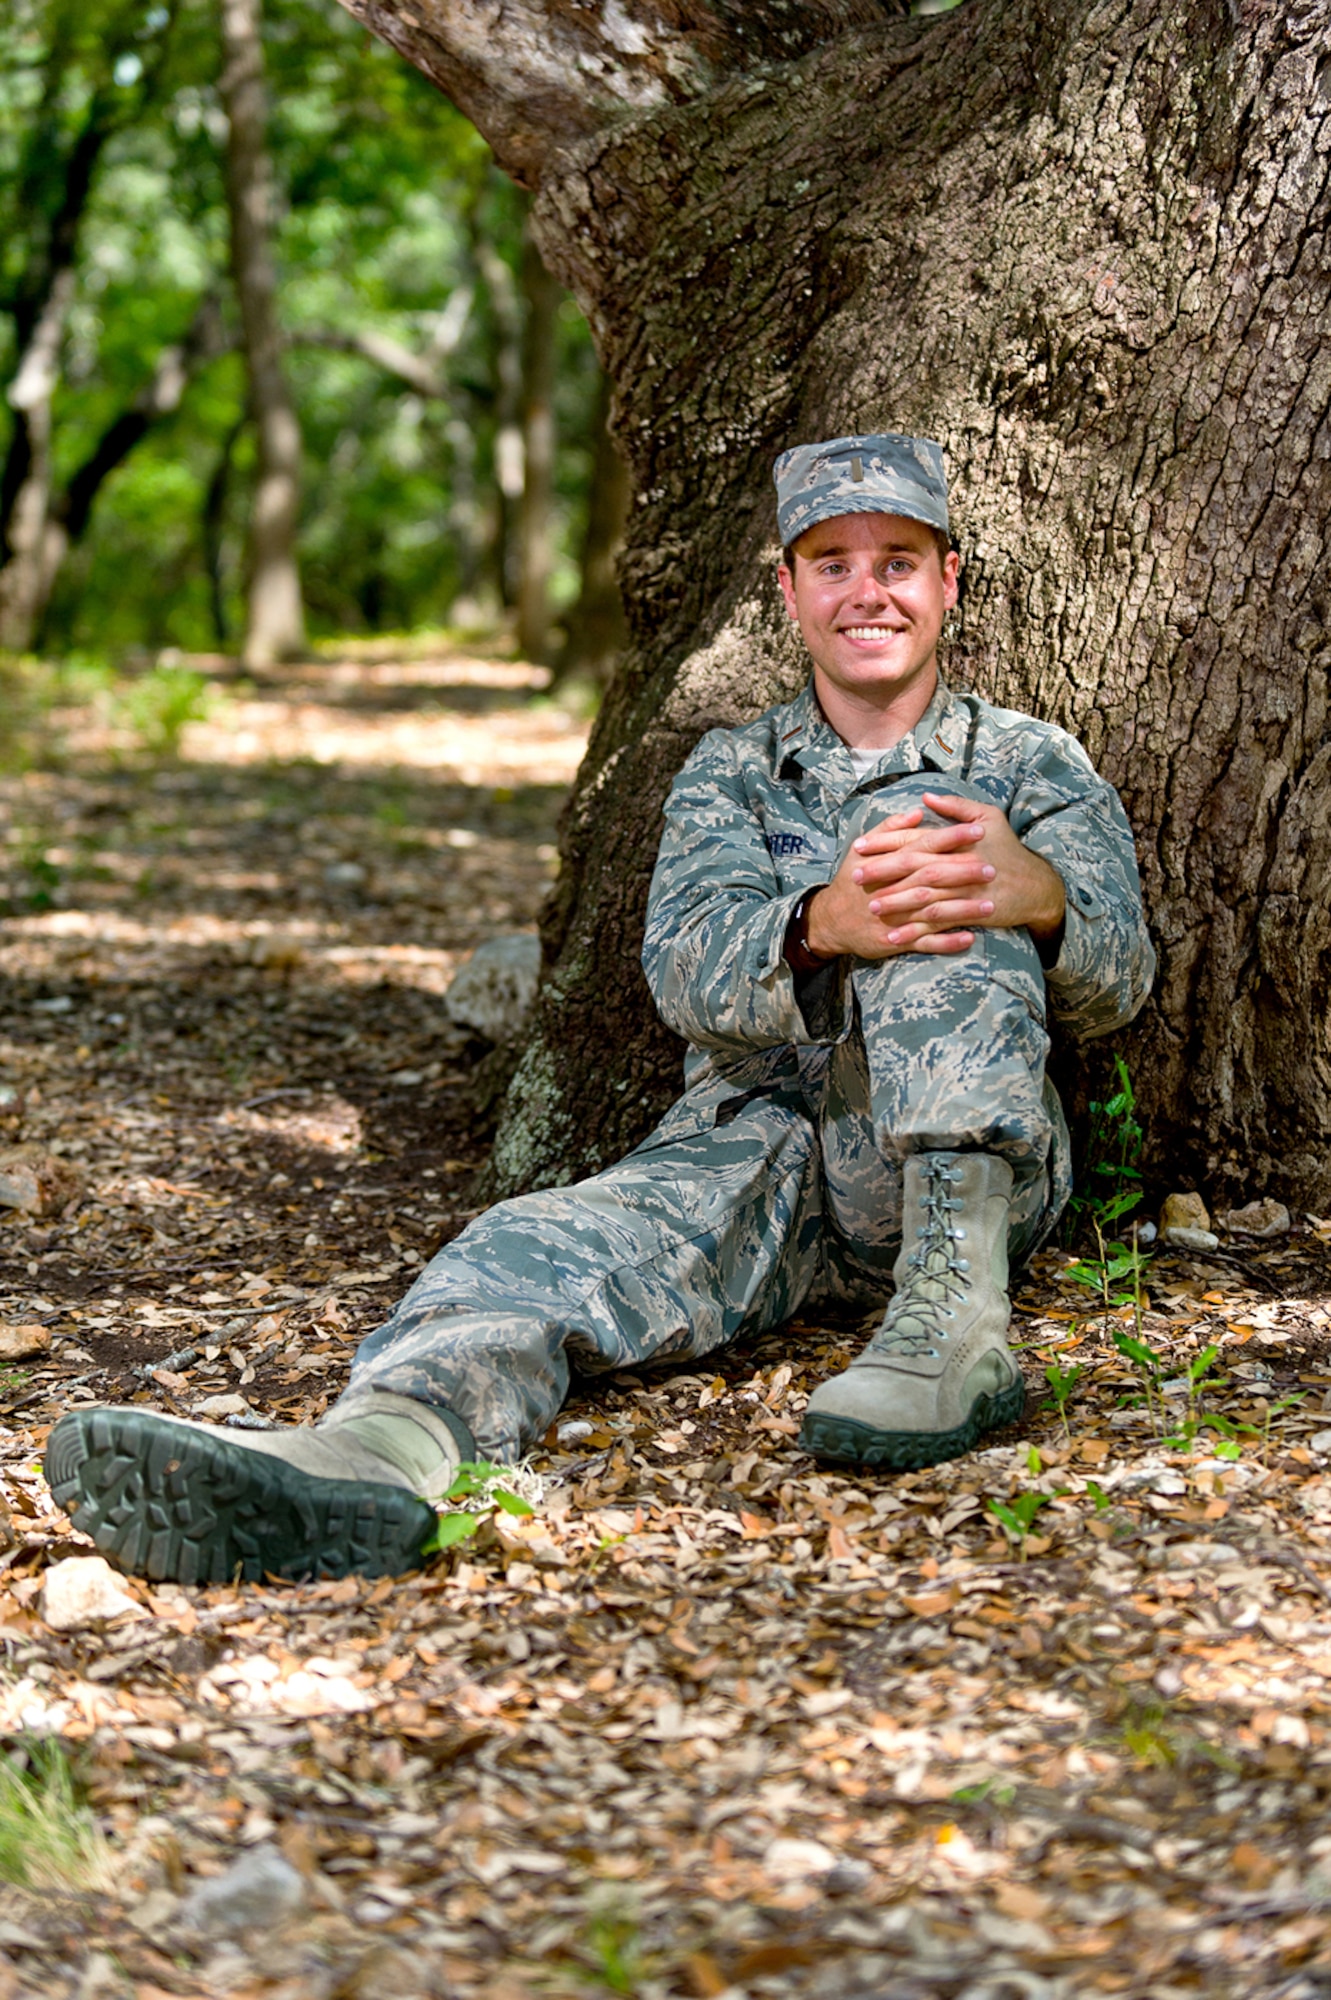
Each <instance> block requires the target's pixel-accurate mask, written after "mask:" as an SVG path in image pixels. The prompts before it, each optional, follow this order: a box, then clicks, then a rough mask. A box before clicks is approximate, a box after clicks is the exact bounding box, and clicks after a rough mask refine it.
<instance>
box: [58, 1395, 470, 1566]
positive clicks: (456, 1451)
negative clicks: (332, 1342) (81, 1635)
mask: <svg viewBox="0 0 1331 2000" xmlns="http://www.w3.org/2000/svg"><path fill="white" fill-rule="evenodd" d="M475 1455H476V1451H475V1446H474V1445H473V1443H472V1439H471V1434H470V1432H469V1431H468V1429H467V1427H466V1425H465V1424H464V1423H463V1422H462V1420H461V1418H460V1417H456V1416H454V1415H453V1412H452V1411H451V1410H443V1409H436V1408H434V1407H433V1406H432V1405H430V1404H427V1403H418V1402H416V1401H415V1400H414V1399H413V1398H411V1397H407V1396H396V1395H393V1394H391V1393H390V1392H388V1391H386V1390H383V1389H368V1390H363V1391H360V1392H359V1393H357V1394H355V1395H350V1396H346V1397H344V1398H343V1399H342V1401H341V1402H339V1403H336V1404H334V1406H333V1408H332V1409H331V1410H330V1411H329V1412H328V1415H327V1416H326V1417H324V1418H323V1420H322V1421H321V1422H320V1423H319V1424H318V1425H317V1426H315V1427H313V1428H311V1427H308V1426H301V1427H295V1426H293V1427H292V1428H290V1429H287V1430H272V1431H246V1430H223V1429H220V1428H219V1427H218V1426H216V1425H214V1424H197V1423H192V1422H189V1421H187V1420H186V1419H184V1418H180V1417H166V1416H161V1415H159V1414H158V1413H157V1412H156V1411H154V1410H145V1409H140V1408H115V1407H108V1408H104V1409H103V1408H93V1409H86V1410H73V1411H71V1412H70V1413H69V1415H68V1416H64V1417H62V1418H61V1419H60V1421H59V1423H58V1424H57V1425H56V1426H55V1429H54V1430H53V1431H52V1432H51V1435H50V1438H49V1440H48V1441H47V1446H46V1459H45V1464H44V1468H43V1469H44V1471H45V1473H46V1479H47V1483H48V1485H49V1486H50V1488H51V1491H52V1493H53V1494H54V1495H55V1498H56V1500H57V1502H58V1503H59V1505H60V1506H62V1507H63V1508H65V1510H66V1511H67V1513H68V1514H69V1517H70V1519H71V1520H72V1521H73V1523H74V1525H75V1527H76V1528H81V1529H82V1530H83V1532H84V1534H85V1535H91V1537H92V1539H93V1541H94V1542H95V1543H96V1545H97V1547H98V1548H99V1549H101V1550H102V1552H103V1553H104V1554H105V1555H108V1556H110V1557H112V1558H113V1559H114V1560H115V1561H116V1562H118V1563H119V1564H120V1566H121V1568H122V1569H127V1570H132V1571H134V1572H135V1573H136V1574H138V1575H140V1576H148V1577H152V1578H154V1579H156V1580H158V1581H161V1580H164V1579H168V1578H169V1579H170V1580H171V1581H173V1582H176V1583H229V1582H231V1581H232V1579H233V1578H235V1577H236V1576H241V1577H243V1578H245V1580H246V1581H247V1582H250V1583H255V1582H257V1581H258V1580H259V1579H260V1578H261V1577H263V1576H281V1577H289V1578H292V1579H293V1580H298V1579H300V1578H303V1577H312V1576H348V1575H351V1574H353V1573H354V1574H356V1575H359V1576H397V1575H399V1574H400V1573H401V1572H402V1571H403V1570H409V1569H415V1568H417V1567H418V1565H419V1564H420V1562H421V1561H422V1554H421V1551H422V1549H423V1547H424V1545H425V1543H426V1541H428V1539H429V1537H430V1535H431V1534H432V1533H433V1530H434V1526H435V1522H436V1519H437V1516H436V1513H435V1509H434V1508H433V1506H431V1505H430V1502H431V1501H433V1500H438V1499H442V1497H443V1495H444V1494H445V1492H446V1491H447V1489H448V1487H449V1486H450V1484H451V1483H452V1479H453V1474H454V1473H455V1471H456V1470H457V1467H458V1465H459V1464H460V1463H461V1462H462V1460H464V1459H472V1458H474V1457H475Z"/></svg>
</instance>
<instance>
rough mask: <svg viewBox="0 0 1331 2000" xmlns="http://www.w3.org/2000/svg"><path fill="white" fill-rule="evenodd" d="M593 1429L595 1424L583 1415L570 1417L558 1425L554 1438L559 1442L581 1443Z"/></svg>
mask: <svg viewBox="0 0 1331 2000" xmlns="http://www.w3.org/2000/svg"><path fill="white" fill-rule="evenodd" d="M595 1429H596V1426H595V1424H589V1423H588V1422H587V1420H586V1418H585V1417H570V1418H569V1420H568V1422H567V1423H566V1424H561V1425H560V1426H559V1429H558V1430H557V1431H556V1432H555V1439H556V1442H557V1443H559V1444H581V1443H582V1440H583V1439H584V1438H589V1437H590V1436H591V1434H592V1432H593V1431H594V1430H595Z"/></svg>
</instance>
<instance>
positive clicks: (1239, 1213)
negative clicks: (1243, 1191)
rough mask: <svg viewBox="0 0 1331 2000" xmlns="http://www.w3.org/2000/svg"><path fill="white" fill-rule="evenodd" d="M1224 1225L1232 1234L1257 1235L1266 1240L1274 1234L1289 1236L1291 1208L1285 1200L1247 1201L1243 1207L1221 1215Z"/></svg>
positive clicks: (1262, 1240)
mask: <svg viewBox="0 0 1331 2000" xmlns="http://www.w3.org/2000/svg"><path fill="white" fill-rule="evenodd" d="M1220 1222H1221V1225H1222V1227H1224V1228H1225V1229H1227V1230H1228V1231H1229V1233H1230V1235H1231V1236H1255V1237H1256V1238H1257V1239H1258V1240H1259V1241H1261V1242H1265V1241H1266V1240H1267V1239H1268V1238H1270V1237H1273V1236H1288V1235H1289V1230H1290V1220H1289V1210H1288V1209H1287V1208H1286V1207H1285V1204H1284V1202H1283V1201H1273V1200H1271V1199H1270V1198H1269V1197H1268V1198H1267V1199H1266V1200H1265V1201H1250V1202H1246V1203H1245V1204H1244V1206H1243V1207H1242V1208H1231V1209H1230V1210H1229V1212H1228V1214H1226V1215H1222V1216H1221V1217H1220Z"/></svg>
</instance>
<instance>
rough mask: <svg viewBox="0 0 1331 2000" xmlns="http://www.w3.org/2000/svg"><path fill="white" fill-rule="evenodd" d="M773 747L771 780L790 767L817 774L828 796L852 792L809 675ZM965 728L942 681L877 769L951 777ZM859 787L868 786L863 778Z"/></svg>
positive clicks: (782, 714)
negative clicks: (917, 718)
mask: <svg viewBox="0 0 1331 2000" xmlns="http://www.w3.org/2000/svg"><path fill="white" fill-rule="evenodd" d="M773 721H774V723H775V730H774V737H773V744H772V775H773V777H775V778H779V777H780V775H781V771H782V767H783V766H784V765H785V764H787V763H789V762H794V763H796V764H798V765H799V766H800V767H801V769H802V770H806V771H816V772H817V774H818V776H819V777H820V778H821V779H822V780H823V781H824V783H825V784H826V785H827V788H828V789H829V790H832V791H838V792H840V793H841V794H842V796H843V797H849V795H850V793H851V792H852V791H854V790H856V788H857V784H858V782H859V781H858V780H857V779H856V777H855V767H854V765H853V764H852V763H851V761H850V752H849V751H848V750H847V748H846V745H845V744H844V743H843V741H842V740H841V738H840V737H839V736H838V735H837V733H836V731H835V729H833V727H832V725H831V723H830V722H829V721H828V720H827V717H826V716H825V715H824V714H823V711H822V708H821V706H820V704H819V701H818V697H817V695H816V694H815V693H814V686H813V676H812V675H810V677H809V679H808V680H807V681H806V682H805V685H804V686H803V688H802V689H801V690H800V692H799V693H798V694H797V695H796V697H795V699H794V701H791V702H787V703H786V705H785V707H784V708H779V709H777V711H776V714H775V716H774V717H773ZM969 727H970V717H969V714H968V712H967V710H966V709H965V708H964V706H963V705H962V703H961V702H959V701H958V700H957V697H956V696H955V695H954V694H953V693H952V690H951V689H950V688H949V687H948V686H947V684H946V682H944V681H943V680H942V679H941V678H940V680H939V683H938V686H937V687H936V688H935V689H934V696H933V700H932V701H931V702H930V703H929V706H928V708H927V709H926V710H925V712H924V714H923V715H922V716H921V717H920V720H919V721H918V722H917V723H916V725H915V727H914V729H913V730H912V731H911V732H910V734H909V736H905V737H903V738H902V740H901V742H900V743H896V744H893V746H892V748H891V749H890V750H884V752H883V754H882V758H881V760H880V766H879V768H880V769H882V770H885V771H920V770H926V769H928V770H934V771H955V770H959V769H960V767H961V762H962V758H963V756H964V754H965V747H966V736H967V732H968V730H969ZM864 782H865V783H866V784H867V783H869V782H871V780H870V779H868V778H866V779H865V780H864Z"/></svg>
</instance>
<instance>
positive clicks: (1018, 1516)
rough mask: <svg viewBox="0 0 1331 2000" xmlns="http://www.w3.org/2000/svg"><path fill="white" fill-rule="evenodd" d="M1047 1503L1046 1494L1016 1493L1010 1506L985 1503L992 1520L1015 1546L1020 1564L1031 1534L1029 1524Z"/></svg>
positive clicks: (993, 1501) (1002, 1503) (1003, 1503)
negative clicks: (1001, 1528) (1004, 1530)
mask: <svg viewBox="0 0 1331 2000" xmlns="http://www.w3.org/2000/svg"><path fill="white" fill-rule="evenodd" d="M1048 1501H1049V1495H1048V1494H1047V1493H1018V1495H1017V1496H1016V1498H1015V1499H1014V1500H1013V1501H1012V1502H1011V1504H1010V1505H1009V1504H1008V1503H1007V1502H1006V1501H1004V1500H990V1501H987V1502H986V1505H987V1506H988V1508H989V1512H990V1513H991V1514H992V1515H993V1517H994V1519H995V1520H996V1521H997V1522H999V1524H1000V1525H1001V1526H1002V1527H1003V1528H1004V1529H1006V1531H1007V1533H1008V1535H1009V1536H1010V1537H1011V1539H1012V1541H1013V1542H1014V1543H1015V1544H1016V1545H1017V1548H1018V1551H1019V1555H1018V1560H1019V1561H1021V1562H1025V1560H1026V1538H1027V1536H1028V1535H1029V1534H1030V1532H1031V1523H1032V1521H1033V1520H1034V1519H1035V1517H1036V1515H1037V1514H1038V1513H1039V1511H1040V1509H1041V1508H1042V1507H1044V1506H1046V1505H1047V1504H1048Z"/></svg>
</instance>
